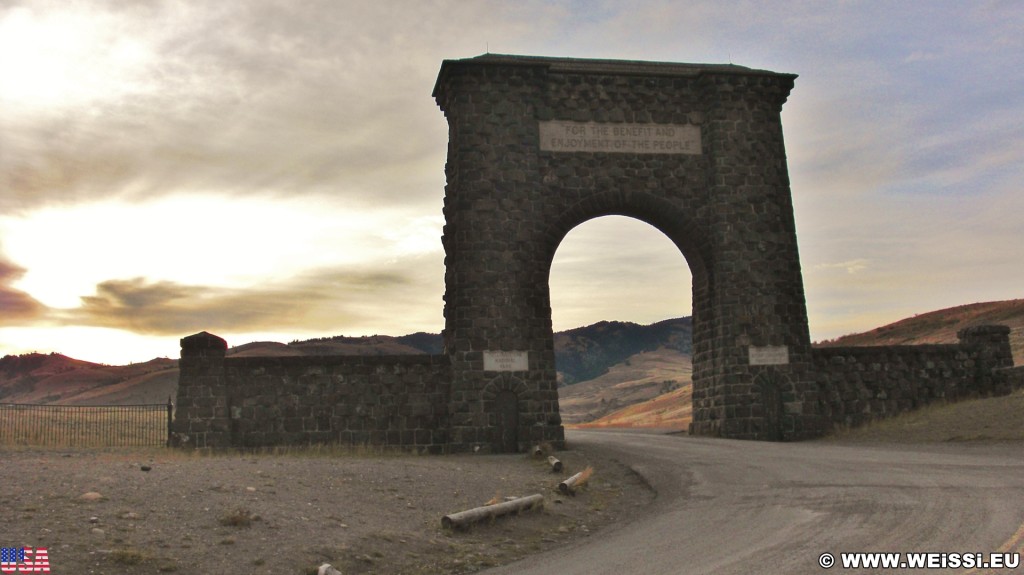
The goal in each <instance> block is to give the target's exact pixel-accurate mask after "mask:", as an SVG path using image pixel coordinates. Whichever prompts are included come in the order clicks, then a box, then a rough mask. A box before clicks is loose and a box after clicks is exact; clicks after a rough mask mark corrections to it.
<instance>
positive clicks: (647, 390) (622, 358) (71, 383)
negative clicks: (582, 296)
mask: <svg viewBox="0 0 1024 575" xmlns="http://www.w3.org/2000/svg"><path fill="white" fill-rule="evenodd" d="M690 331H691V330H690V320H689V318H682V319H672V320H666V321H663V322H659V323H656V324H653V325H650V326H641V325H638V324H635V323H628V322H615V321H612V322H600V323H597V324H594V325H591V326H586V327H581V328H577V329H574V330H570V331H568V332H560V333H557V334H555V347H556V351H555V364H556V366H557V368H558V370H559V373H558V379H559V382H561V384H562V385H565V383H566V382H572V383H576V382H582V381H588V380H591V379H593V378H595V377H599V376H602V375H605V374H608V373H609V372H610V371H611V370H613V368H614V367H615V366H617V365H619V364H623V363H624V362H627V361H628V360H629V358H631V357H634V356H636V355H637V354H644V353H649V352H657V351H659V350H662V349H668V350H672V351H673V352H674V353H676V354H677V355H678V356H679V357H680V358H681V359H680V360H679V362H678V365H679V367H680V369H682V370H683V373H675V372H673V373H670V374H667V375H666V374H665V373H663V372H664V371H665V368H664V367H663V366H658V365H654V364H652V365H651V366H649V369H647V370H646V371H645V369H639V370H637V369H634V370H632V371H630V370H628V369H626V370H620V371H621V372H622V373H633V374H635V379H636V381H635V382H633V384H632V385H623V386H619V385H618V384H622V383H624V382H628V380H629V378H630V377H634V376H612V377H610V378H607V379H601V380H600V381H598V383H597V384H595V386H591V387H588V388H581V390H580V392H581V393H580V396H581V397H582V396H584V395H588V394H589V395H590V396H592V398H593V400H594V401H588V400H586V399H580V400H579V402H577V403H574V404H573V408H572V409H577V408H578V409H579V410H582V411H580V413H581V414H583V415H581V417H582V416H585V414H586V413H589V412H590V411H592V410H595V409H596V410H599V411H601V412H602V413H604V412H606V411H607V403H608V402H612V405H615V406H622V405H627V404H628V403H630V402H635V401H642V400H644V399H648V398H650V397H654V396H655V395H657V390H658V389H659V388H658V385H660V384H661V382H662V381H664V380H679V381H682V380H683V379H684V378H686V377H688V376H686V375H685V373H688V372H687V371H686V370H688V366H689V360H688V359H687V358H688V357H689V350H690V347H691V346H690ZM442 350H443V342H442V339H441V335H440V334H431V333H422V332H421V333H414V334H409V335H404V336H399V337H394V336H387V335H373V336H362V337H348V336H340V335H339V336H334V337H324V338H317V339H310V340H304V341H293V342H291V343H288V344H284V343H278V342H269V341H262V342H252V343H246V344H243V345H238V346H235V347H232V348H230V349H228V351H227V354H228V356H231V357H254V356H275V357H280V356H317V355H407V354H421V353H441V352H442ZM652 357H653V356H652ZM638 365H639V366H643V365H646V364H645V363H644V361H643V360H642V359H641V360H639V363H638ZM624 377H625V379H624ZM659 378H660V379H659ZM177 382H178V371H177V361H176V360H170V359H162V360H153V361H152V362H147V363H145V364H136V365H131V366H104V365H99V364H94V363H89V362H85V361H79V360H75V359H72V358H69V357H65V356H63V355H59V354H51V355H41V354H27V355H22V356H8V357H5V358H3V359H2V360H0V401H10V402H19V403H67V404H79V405H86V404H93V405H96V404H104V403H110V404H117V403H155V402H163V401H166V400H167V396H168V395H172V396H173V395H174V394H175V393H176V387H177ZM652 382H654V383H652ZM604 385H611V386H613V389H612V390H611V391H608V392H603V393H600V394H597V392H595V391H593V390H594V389H599V388H600V387H601V386H604ZM618 391H622V392H623V394H624V396H623V397H617V396H616V393H618ZM601 399H604V400H605V402H606V405H605V406H602V405H601V403H600V400H601ZM593 416H594V415H589V416H585V417H593Z"/></svg>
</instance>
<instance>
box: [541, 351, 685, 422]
mask: <svg viewBox="0 0 1024 575" xmlns="http://www.w3.org/2000/svg"><path fill="white" fill-rule="evenodd" d="M691 372H692V366H691V364H690V356H689V355H686V354H683V353H682V352H680V351H678V350H675V349H670V348H667V347H660V348H658V349H656V350H654V351H644V352H640V353H637V354H635V355H632V356H630V357H629V358H627V359H626V361H624V362H622V363H619V364H618V365H615V366H613V367H612V368H611V369H609V370H608V372H607V373H605V374H604V375H601V376H599V377H596V378H594V379H591V380H589V381H585V382H580V383H577V384H575V385H570V386H567V387H562V388H560V389H559V390H558V405H559V410H560V411H561V415H562V422H563V423H566V424H575V423H583V422H586V421H593V420H594V419H597V418H599V417H602V416H604V415H607V414H609V413H612V412H615V411H618V410H620V409H622V408H624V407H627V406H630V405H633V404H637V403H642V402H645V401H647V400H650V399H653V398H655V397H658V396H659V395H662V394H665V393H670V392H672V391H674V390H677V389H680V388H684V387H685V388H689V387H690V376H691ZM687 407H689V406H687Z"/></svg>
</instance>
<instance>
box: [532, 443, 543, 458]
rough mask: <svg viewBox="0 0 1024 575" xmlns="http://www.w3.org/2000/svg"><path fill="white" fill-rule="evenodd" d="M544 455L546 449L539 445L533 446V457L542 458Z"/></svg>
mask: <svg viewBox="0 0 1024 575" xmlns="http://www.w3.org/2000/svg"><path fill="white" fill-rule="evenodd" d="M542 455H544V448H543V447H541V446H539V445H534V446H533V456H534V457H540V456H542Z"/></svg>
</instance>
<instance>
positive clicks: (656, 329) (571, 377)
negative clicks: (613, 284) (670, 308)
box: [555, 317, 693, 386]
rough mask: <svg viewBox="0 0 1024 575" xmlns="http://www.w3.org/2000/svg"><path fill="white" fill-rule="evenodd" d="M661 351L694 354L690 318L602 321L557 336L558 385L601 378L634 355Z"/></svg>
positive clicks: (685, 354) (686, 354)
mask: <svg viewBox="0 0 1024 575" xmlns="http://www.w3.org/2000/svg"><path fill="white" fill-rule="evenodd" d="M661 348H666V349H671V350H674V351H677V352H679V353H680V354H682V355H684V356H687V357H689V356H690V355H692V354H693V324H692V322H691V319H690V318H688V317H684V318H677V319H668V320H665V321H661V322H658V323H655V324H651V325H639V324H636V323H630V322H621V321H602V322H599V323H595V324H593V325H588V326H586V327H580V328H576V329H571V330H569V331H563V332H559V333H556V334H555V366H556V368H557V369H558V372H559V377H560V381H559V385H560V386H565V385H572V384H575V383H579V382H581V381H588V380H591V379H594V378H596V377H600V376H602V375H604V374H606V373H608V370H609V369H611V367H612V366H614V365H617V364H619V363H622V362H624V361H626V360H627V359H629V358H630V357H631V356H633V355H636V354H638V353H642V352H648V351H655V350H658V349H661Z"/></svg>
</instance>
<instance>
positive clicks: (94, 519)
mask: <svg viewBox="0 0 1024 575" xmlns="http://www.w3.org/2000/svg"><path fill="white" fill-rule="evenodd" d="M99 522H100V518H99V517H96V516H93V517H90V518H89V523H99Z"/></svg>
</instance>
